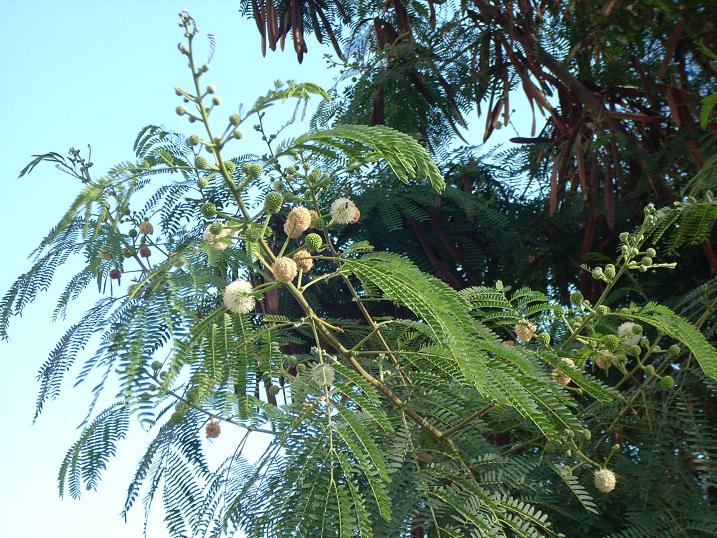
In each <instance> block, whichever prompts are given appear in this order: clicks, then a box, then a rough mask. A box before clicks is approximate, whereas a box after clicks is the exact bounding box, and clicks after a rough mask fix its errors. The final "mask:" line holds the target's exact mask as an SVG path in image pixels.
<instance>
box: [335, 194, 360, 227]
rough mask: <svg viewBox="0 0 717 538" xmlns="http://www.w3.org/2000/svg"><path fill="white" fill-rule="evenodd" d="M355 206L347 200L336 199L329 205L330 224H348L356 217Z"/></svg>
mask: <svg viewBox="0 0 717 538" xmlns="http://www.w3.org/2000/svg"><path fill="white" fill-rule="evenodd" d="M356 211H357V208H356V204H354V203H353V202H352V201H351V200H349V199H348V198H337V199H336V200H334V202H333V203H332V204H331V209H330V210H329V213H331V222H332V223H336V224H349V223H350V222H351V221H352V220H353V219H354V217H355V216H356Z"/></svg>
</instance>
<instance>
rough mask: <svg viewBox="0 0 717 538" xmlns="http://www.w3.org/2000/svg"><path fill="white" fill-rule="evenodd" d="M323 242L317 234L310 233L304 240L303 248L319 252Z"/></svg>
mask: <svg viewBox="0 0 717 538" xmlns="http://www.w3.org/2000/svg"><path fill="white" fill-rule="evenodd" d="M323 242H324V241H323V240H322V239H321V236H320V235H319V234H315V233H310V234H309V235H307V236H306V238H305V239H304V246H305V247H306V248H307V249H308V250H310V251H311V250H319V249H320V248H321V245H322V244H323Z"/></svg>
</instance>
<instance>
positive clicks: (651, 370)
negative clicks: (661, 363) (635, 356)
mask: <svg viewBox="0 0 717 538" xmlns="http://www.w3.org/2000/svg"><path fill="white" fill-rule="evenodd" d="M645 373H646V374H647V375H655V367H654V366H653V365H652V364H648V365H647V366H645Z"/></svg>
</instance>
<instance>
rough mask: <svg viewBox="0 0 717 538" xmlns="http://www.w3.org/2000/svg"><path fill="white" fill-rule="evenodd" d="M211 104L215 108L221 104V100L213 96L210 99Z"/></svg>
mask: <svg viewBox="0 0 717 538" xmlns="http://www.w3.org/2000/svg"><path fill="white" fill-rule="evenodd" d="M212 104H213V105H215V106H219V105H221V104H222V98H221V97H219V96H218V95H215V96H214V97H212Z"/></svg>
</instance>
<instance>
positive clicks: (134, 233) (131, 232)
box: [127, 228, 137, 239]
mask: <svg viewBox="0 0 717 538" xmlns="http://www.w3.org/2000/svg"><path fill="white" fill-rule="evenodd" d="M127 235H129V236H130V237H131V238H132V239H134V238H135V237H137V230H135V229H134V228H132V229H131V230H130V231H129V232H127Z"/></svg>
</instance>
